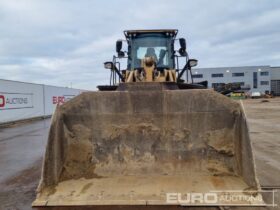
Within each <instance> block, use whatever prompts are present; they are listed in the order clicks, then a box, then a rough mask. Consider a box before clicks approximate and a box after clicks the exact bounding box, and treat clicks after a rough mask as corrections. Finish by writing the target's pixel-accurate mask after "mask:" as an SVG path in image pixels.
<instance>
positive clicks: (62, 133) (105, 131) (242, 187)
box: [33, 83, 263, 206]
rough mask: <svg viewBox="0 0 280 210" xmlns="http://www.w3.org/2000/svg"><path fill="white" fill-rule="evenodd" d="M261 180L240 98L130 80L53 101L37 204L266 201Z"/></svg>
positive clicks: (170, 203) (199, 203) (191, 203)
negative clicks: (113, 88) (110, 88)
mask: <svg viewBox="0 0 280 210" xmlns="http://www.w3.org/2000/svg"><path fill="white" fill-rule="evenodd" d="M147 87H148V88H147ZM259 188H260V187H259V183H258V181H257V179H256V174H255V165H254V159H253V155H252V148H251V142H250V138H249V134H248V127H247V123H246V118H245V114H244V112H243V110H242V107H241V105H240V104H239V102H236V101H233V100H231V99H229V98H227V97H225V96H223V95H221V94H218V93H216V92H214V91H212V90H207V89H204V90H193V89H192V90H168V89H166V88H165V87H164V85H163V84H155V83H150V84H149V85H148V84H147V83H146V84H145V85H140V84H138V83H130V84H126V87H125V88H123V89H122V90H117V91H104V92H98V91H97V92H85V93H82V94H81V95H79V96H77V97H75V98H74V99H72V100H70V101H69V102H67V103H65V104H64V105H62V106H59V107H58V108H57V109H56V111H55V114H54V115H53V117H52V124H51V128H50V133H49V139H48V145H47V148H46V153H45V158H44V165H43V171H42V177H41V181H40V184H39V187H38V192H37V198H36V200H35V201H34V202H33V206H68V205H69V206H72V205H191V206H193V205H216V206H217V205H235V204H236V205H244V206H246V205H263V202H262V198H261V196H260V194H259V193H258V192H257V190H259ZM236 194H238V195H244V196H251V197H252V198H253V199H249V200H246V199H243V200H242V201H239V200H237V201H236V199H235V200H230V199H224V200H221V198H224V197H222V196H225V195H227V196H232V195H236ZM201 195H202V196H201ZM215 195H216V196H215ZM206 196H207V197H206Z"/></svg>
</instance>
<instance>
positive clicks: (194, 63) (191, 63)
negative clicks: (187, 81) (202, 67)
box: [187, 59, 198, 69]
mask: <svg viewBox="0 0 280 210" xmlns="http://www.w3.org/2000/svg"><path fill="white" fill-rule="evenodd" d="M197 64H198V60H196V59H189V60H188V63H187V65H188V69H191V68H192V67H195V66H197Z"/></svg>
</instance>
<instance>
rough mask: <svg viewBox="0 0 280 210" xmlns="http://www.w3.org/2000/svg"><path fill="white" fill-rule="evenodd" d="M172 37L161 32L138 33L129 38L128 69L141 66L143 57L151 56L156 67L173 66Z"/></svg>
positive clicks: (169, 67) (165, 67)
mask: <svg viewBox="0 0 280 210" xmlns="http://www.w3.org/2000/svg"><path fill="white" fill-rule="evenodd" d="M171 47H172V38H171V37H167V36H165V35H163V34H140V35H138V36H137V37H135V38H132V39H131V48H130V52H129V53H130V56H129V59H128V69H139V68H141V60H142V59H143V58H144V57H153V58H154V59H155V61H156V67H157V68H158V69H171V68H174V62H173V58H172V53H171V52H172V49H171Z"/></svg>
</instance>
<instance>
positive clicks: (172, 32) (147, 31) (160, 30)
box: [124, 29, 178, 38]
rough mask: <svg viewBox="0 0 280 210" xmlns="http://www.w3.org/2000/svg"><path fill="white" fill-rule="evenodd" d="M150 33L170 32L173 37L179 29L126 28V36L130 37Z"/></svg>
mask: <svg viewBox="0 0 280 210" xmlns="http://www.w3.org/2000/svg"><path fill="white" fill-rule="evenodd" d="M148 33H153V34H154V33H170V34H173V38H175V37H176V35H177V33H178V30H177V29H149V30H125V31H124V35H125V37H126V38H129V37H130V35H133V34H136V35H139V34H148Z"/></svg>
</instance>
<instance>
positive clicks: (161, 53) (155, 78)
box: [99, 29, 205, 90]
mask: <svg viewBox="0 0 280 210" xmlns="http://www.w3.org/2000/svg"><path fill="white" fill-rule="evenodd" d="M177 33H178V30H176V29H164V30H127V31H124V35H125V38H126V39H125V40H118V41H117V42H116V52H117V55H116V56H115V55H114V56H113V61H108V62H105V63H104V67H105V68H106V69H110V70H111V76H110V87H108V88H107V86H106V88H104V87H103V86H99V87H101V88H99V89H106V90H107V89H108V90H112V89H113V88H117V86H118V85H119V84H121V83H131V82H166V83H167V82H169V83H176V84H178V86H180V87H182V86H184V87H185V86H186V85H184V84H187V87H188V88H189V87H190V86H191V87H193V85H195V84H194V83H193V78H192V71H191V68H192V67H194V66H196V65H197V60H196V59H189V56H188V53H187V51H186V40H185V39H184V38H179V39H176V35H177ZM175 41H178V42H179V44H180V48H179V49H178V50H175V49H174V43H175ZM123 42H126V43H127V50H125V51H123V50H122V44H123ZM123 58H126V59H127V65H126V68H125V69H121V61H120V60H121V59H123ZM179 58H183V59H185V64H184V67H183V68H180V67H179V66H180V65H179ZM183 75H186V80H184V79H182V76H183ZM189 79H190V81H191V83H189ZM190 84H193V85H190ZM198 86H199V87H200V86H201V85H200V84H196V85H195V88H197V87H198ZM202 86H203V87H205V85H202Z"/></svg>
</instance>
